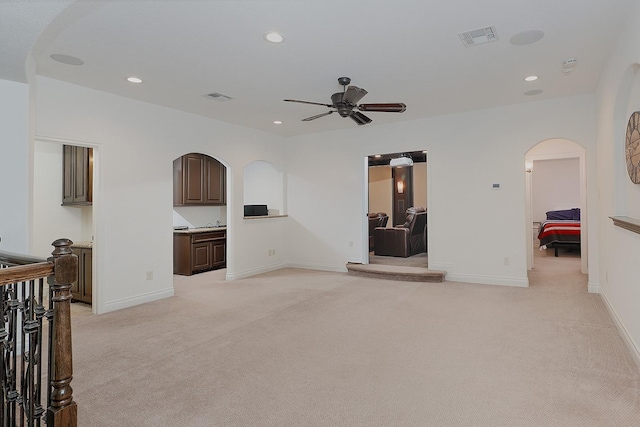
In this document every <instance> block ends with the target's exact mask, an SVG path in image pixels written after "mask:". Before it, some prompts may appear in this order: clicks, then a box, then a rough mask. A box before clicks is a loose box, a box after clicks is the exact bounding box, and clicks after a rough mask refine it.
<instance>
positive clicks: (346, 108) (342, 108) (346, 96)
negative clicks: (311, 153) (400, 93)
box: [284, 77, 407, 126]
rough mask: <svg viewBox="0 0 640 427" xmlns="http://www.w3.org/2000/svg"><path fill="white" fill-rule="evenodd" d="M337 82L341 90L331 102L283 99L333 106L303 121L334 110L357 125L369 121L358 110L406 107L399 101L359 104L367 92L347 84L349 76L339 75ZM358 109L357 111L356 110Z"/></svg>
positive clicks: (398, 110) (386, 110) (397, 110)
mask: <svg viewBox="0 0 640 427" xmlns="http://www.w3.org/2000/svg"><path fill="white" fill-rule="evenodd" d="M338 83H339V84H340V85H342V92H336V93H334V94H333V95H331V104H323V103H320V102H311V101H300V100H297V99H285V100H284V101H285V102H298V103H301V104H311V105H322V106H325V107H329V108H334V110H330V111H328V112H326V113H322V114H317V115H315V116H311V117H307V118H305V119H302V121H303V122H308V121H311V120H315V119H318V118H320V117H324V116H328V115H329V114H332V113H334V112H336V111H337V112H338V114H339V115H340V117H350V118H351V120H353V121H354V122H356V123H357V124H358V125H359V126H362V125H366V124H368V123H371V122H372V121H373V120H371V119H370V118H369V117H367V116H365V115H364V114H362V113H361V112H360V111H369V112H381V113H402V112H404V111H405V110H406V109H407V106H406V105H405V104H403V103H401V102H388V103H378V104H360V105H358V101H360V100H361V99H362V98H363V97H364V96H365V95H366V94H367V93H368V92H367V91H366V90H364V89H362V88H359V87H357V86H348V85H349V84H350V83H351V79H350V78H349V77H339V78H338ZM358 110H359V111H358Z"/></svg>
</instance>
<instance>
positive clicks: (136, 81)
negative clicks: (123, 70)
mask: <svg viewBox="0 0 640 427" xmlns="http://www.w3.org/2000/svg"><path fill="white" fill-rule="evenodd" d="M127 81H128V82H129V83H142V79H141V78H139V77H127Z"/></svg>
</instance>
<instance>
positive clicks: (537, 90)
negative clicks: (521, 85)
mask: <svg viewBox="0 0 640 427" xmlns="http://www.w3.org/2000/svg"><path fill="white" fill-rule="evenodd" d="M542 92H543V91H542V90H541V89H533V90H528V91H526V92H525V93H524V94H525V95H527V96H534V95H540V94H541V93H542Z"/></svg>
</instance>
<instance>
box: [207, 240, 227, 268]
mask: <svg viewBox="0 0 640 427" xmlns="http://www.w3.org/2000/svg"><path fill="white" fill-rule="evenodd" d="M211 246H212V252H213V266H220V265H224V264H225V263H226V253H227V248H226V246H227V245H226V243H225V241H221V242H211Z"/></svg>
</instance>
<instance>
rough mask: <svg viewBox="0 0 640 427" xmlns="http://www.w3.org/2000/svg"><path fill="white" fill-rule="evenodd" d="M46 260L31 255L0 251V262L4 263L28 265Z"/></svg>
mask: <svg viewBox="0 0 640 427" xmlns="http://www.w3.org/2000/svg"><path fill="white" fill-rule="evenodd" d="M46 261H47V260H46V259H44V258H39V257H35V256H31V255H23V254H17V253H15V252H6V251H0V264H4V265H29V264H36V263H39V262H46Z"/></svg>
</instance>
